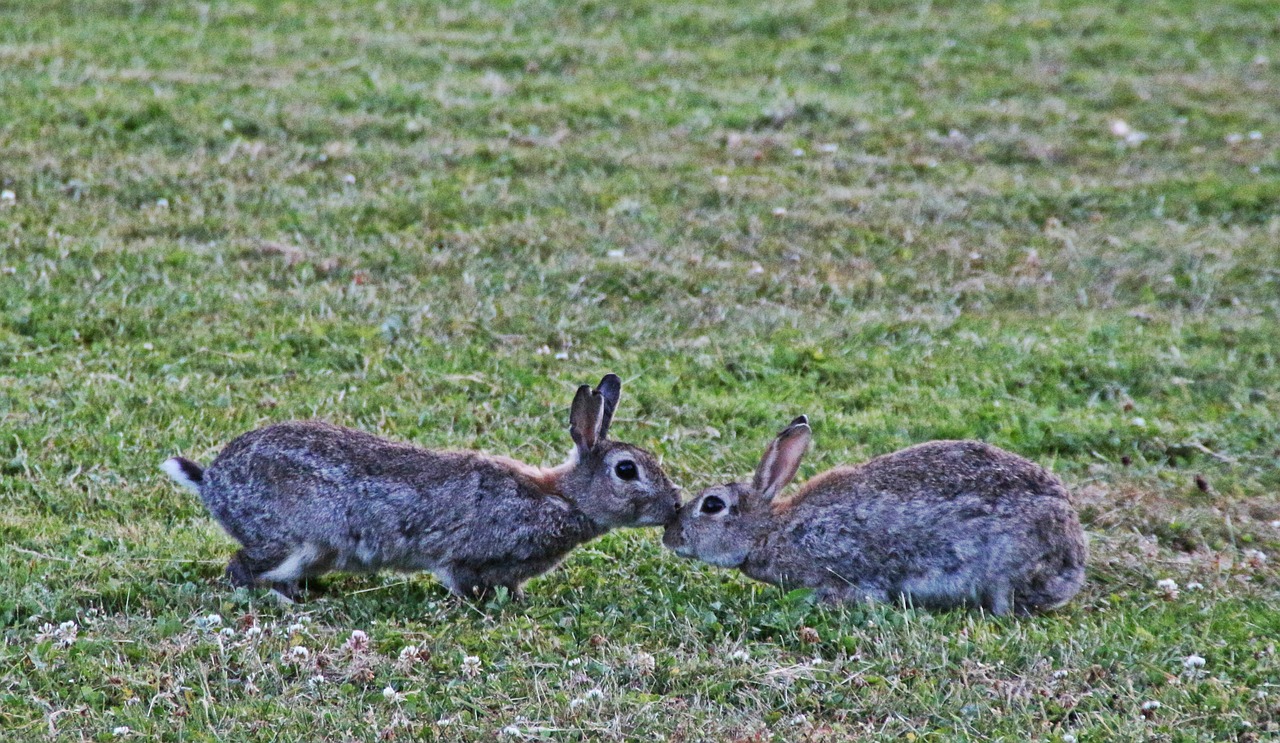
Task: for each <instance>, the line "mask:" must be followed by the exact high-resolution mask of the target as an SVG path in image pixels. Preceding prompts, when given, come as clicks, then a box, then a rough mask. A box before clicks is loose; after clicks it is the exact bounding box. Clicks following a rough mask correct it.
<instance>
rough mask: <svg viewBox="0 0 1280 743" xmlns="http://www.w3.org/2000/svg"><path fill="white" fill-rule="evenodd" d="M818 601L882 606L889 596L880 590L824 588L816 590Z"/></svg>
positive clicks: (858, 587)
mask: <svg viewBox="0 0 1280 743" xmlns="http://www.w3.org/2000/svg"><path fill="white" fill-rule="evenodd" d="M816 593H817V596H818V599H819V600H821V601H822V602H823V603H825V604H867V603H877V604H883V603H887V602H888V601H889V594H888V593H887V592H885V591H883V590H881V589H869V588H864V587H862V586H856V585H848V584H845V585H839V586H824V587H822V588H819V589H818V590H817V592H816Z"/></svg>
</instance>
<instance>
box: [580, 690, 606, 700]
mask: <svg viewBox="0 0 1280 743" xmlns="http://www.w3.org/2000/svg"><path fill="white" fill-rule="evenodd" d="M582 698H583V699H591V700H595V699H604V691H603V690H601V689H588V690H587V693H586V694H583V695H582Z"/></svg>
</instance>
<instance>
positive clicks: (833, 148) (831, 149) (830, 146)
mask: <svg viewBox="0 0 1280 743" xmlns="http://www.w3.org/2000/svg"><path fill="white" fill-rule="evenodd" d="M839 151H840V145H838V144H834V143H830V142H828V143H826V144H820V145H818V152H822V153H824V154H827V155H832V154H835V153H836V152H839Z"/></svg>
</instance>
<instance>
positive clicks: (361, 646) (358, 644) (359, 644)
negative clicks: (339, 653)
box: [342, 629, 369, 655]
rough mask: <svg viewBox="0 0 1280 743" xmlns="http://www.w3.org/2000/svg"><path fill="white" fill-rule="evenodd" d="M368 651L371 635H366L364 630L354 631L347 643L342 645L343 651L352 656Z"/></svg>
mask: <svg viewBox="0 0 1280 743" xmlns="http://www.w3.org/2000/svg"><path fill="white" fill-rule="evenodd" d="M368 649H369V635H367V634H365V632H364V630H358V629H357V630H352V631H351V636H350V637H348V638H347V641H346V642H344V643H342V650H343V651H344V652H347V653H350V654H352V655H356V654H359V653H363V652H364V651H366V650H368Z"/></svg>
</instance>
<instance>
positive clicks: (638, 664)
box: [627, 651, 658, 676]
mask: <svg viewBox="0 0 1280 743" xmlns="http://www.w3.org/2000/svg"><path fill="white" fill-rule="evenodd" d="M627 667H628V668H630V669H631V670H632V671H633V672H635V673H638V674H640V675H642V676H643V675H648V674H650V673H653V670H654V669H655V668H657V667H658V662H657V660H656V659H654V657H653V656H652V655H650V654H649V653H646V652H644V651H638V652H635V653H632V654H631V655H630V656H629V657H628V658H627Z"/></svg>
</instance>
